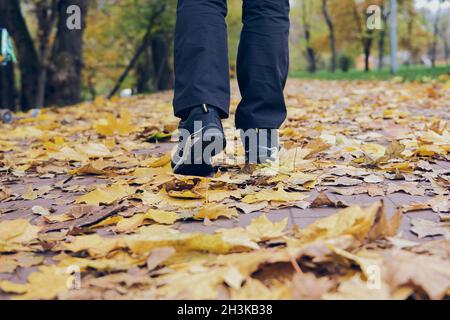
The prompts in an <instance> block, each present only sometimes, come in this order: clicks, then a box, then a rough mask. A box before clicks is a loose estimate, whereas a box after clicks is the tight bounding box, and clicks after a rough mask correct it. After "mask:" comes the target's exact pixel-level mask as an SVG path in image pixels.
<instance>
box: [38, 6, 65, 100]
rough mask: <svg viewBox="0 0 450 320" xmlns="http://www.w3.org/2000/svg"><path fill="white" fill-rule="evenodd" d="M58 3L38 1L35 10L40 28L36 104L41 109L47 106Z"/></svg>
mask: <svg viewBox="0 0 450 320" xmlns="http://www.w3.org/2000/svg"><path fill="white" fill-rule="evenodd" d="M58 3H59V1H58V0H50V1H45V0H44V1H38V2H37V3H36V8H35V12H36V17H37V21H38V28H39V29H38V30H39V31H38V40H39V41H38V42H39V43H38V51H39V76H38V87H37V97H36V104H37V105H38V106H39V107H43V106H44V104H45V86H46V83H47V68H48V60H49V56H50V37H51V35H52V31H53V28H54V24H55V21H56V19H57V17H58Z"/></svg>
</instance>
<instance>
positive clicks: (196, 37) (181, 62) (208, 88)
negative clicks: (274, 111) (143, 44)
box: [174, 0, 279, 118]
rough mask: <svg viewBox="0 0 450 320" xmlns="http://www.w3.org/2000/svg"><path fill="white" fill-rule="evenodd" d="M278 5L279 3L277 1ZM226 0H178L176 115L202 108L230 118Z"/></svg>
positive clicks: (183, 114) (181, 116)
mask: <svg viewBox="0 0 450 320" xmlns="http://www.w3.org/2000/svg"><path fill="white" fill-rule="evenodd" d="M276 1H279V0H276ZM226 15H227V1H226V0H178V10H177V24H176V30H175V98H174V110H175V115H176V116H177V117H180V118H184V117H185V116H186V114H187V113H188V112H189V110H190V109H191V108H192V107H194V106H198V105H201V104H207V105H210V106H214V107H216V108H218V109H219V110H220V113H221V116H222V117H227V116H228V113H229V105H230V79H229V62H228V42H227V41H228V37H227V25H226V21H225V17H226Z"/></svg>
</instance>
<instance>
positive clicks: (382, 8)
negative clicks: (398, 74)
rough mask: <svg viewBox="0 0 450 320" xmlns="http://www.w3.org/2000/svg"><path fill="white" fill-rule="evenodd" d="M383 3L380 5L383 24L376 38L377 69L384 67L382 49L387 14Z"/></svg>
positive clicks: (383, 48) (384, 40) (384, 41)
mask: <svg viewBox="0 0 450 320" xmlns="http://www.w3.org/2000/svg"><path fill="white" fill-rule="evenodd" d="M385 9H386V8H385V6H384V4H383V5H382V6H381V16H382V19H383V25H382V28H381V30H380V36H379V38H378V70H383V68H384V50H385V43H386V28H387V19H388V16H389V14H388V13H387V12H385Z"/></svg>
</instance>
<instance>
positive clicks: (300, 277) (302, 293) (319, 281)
mask: <svg viewBox="0 0 450 320" xmlns="http://www.w3.org/2000/svg"><path fill="white" fill-rule="evenodd" d="M335 286H336V283H335V282H334V281H332V280H330V279H329V278H326V277H321V278H317V277H316V276H315V275H314V274H312V273H297V274H296V275H295V276H294V277H293V279H292V296H293V298H294V299H296V300H321V299H322V297H323V295H324V294H325V293H327V292H329V291H331V289H333V288H334V287H335Z"/></svg>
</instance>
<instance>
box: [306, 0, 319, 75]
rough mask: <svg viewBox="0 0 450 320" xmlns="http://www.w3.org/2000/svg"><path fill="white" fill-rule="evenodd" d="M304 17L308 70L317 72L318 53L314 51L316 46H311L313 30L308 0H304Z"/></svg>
mask: <svg viewBox="0 0 450 320" xmlns="http://www.w3.org/2000/svg"><path fill="white" fill-rule="evenodd" d="M302 11H303V14H302V19H303V28H304V37H305V41H306V58H307V60H308V72H310V73H314V72H316V69H317V67H316V54H315V52H314V48H313V47H312V46H311V31H310V27H309V23H308V21H307V20H308V19H307V17H306V0H303V1H302Z"/></svg>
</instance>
